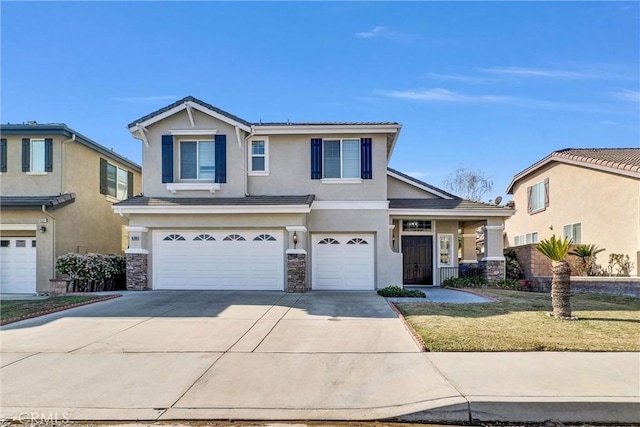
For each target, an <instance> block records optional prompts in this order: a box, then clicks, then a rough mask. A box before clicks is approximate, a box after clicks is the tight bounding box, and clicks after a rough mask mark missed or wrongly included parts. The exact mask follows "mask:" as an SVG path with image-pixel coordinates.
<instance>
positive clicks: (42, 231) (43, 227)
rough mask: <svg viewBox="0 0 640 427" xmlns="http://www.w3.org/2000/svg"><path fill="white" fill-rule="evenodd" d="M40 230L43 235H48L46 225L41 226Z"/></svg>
mask: <svg viewBox="0 0 640 427" xmlns="http://www.w3.org/2000/svg"><path fill="white" fill-rule="evenodd" d="M38 230H40V232H41V233H46V232H47V227H45V226H44V225H41V226H40V228H39V229H38Z"/></svg>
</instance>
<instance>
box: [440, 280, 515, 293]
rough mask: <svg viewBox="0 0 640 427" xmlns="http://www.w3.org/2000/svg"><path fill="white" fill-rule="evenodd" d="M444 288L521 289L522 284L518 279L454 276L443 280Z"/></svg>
mask: <svg viewBox="0 0 640 427" xmlns="http://www.w3.org/2000/svg"><path fill="white" fill-rule="evenodd" d="M441 287H443V288H487V287H489V288H501V289H514V290H516V291H519V290H521V286H520V284H519V283H518V282H517V281H516V280H511V279H506V280H496V281H493V282H490V281H488V280H487V279H485V278H484V277H452V278H450V279H447V280H445V281H444V282H442V285H441Z"/></svg>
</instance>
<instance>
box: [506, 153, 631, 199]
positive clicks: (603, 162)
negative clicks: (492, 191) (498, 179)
mask: <svg viewBox="0 0 640 427" xmlns="http://www.w3.org/2000/svg"><path fill="white" fill-rule="evenodd" d="M553 161H555V162H560V163H568V164H574V165H577V166H583V167H587V168H592V169H598V170H602V171H606V172H612V173H618V174H621V175H626V176H632V177H636V178H640V148H565V149H562V150H557V151H554V152H552V153H551V154H549V155H548V156H547V157H545V158H544V159H542V160H540V161H538V162H536V163H534V164H533V165H531V166H529V167H528V168H527V169H525V170H523V171H521V172H519V173H517V174H516V175H515V176H514V177H513V179H512V180H511V183H510V184H509V186H508V187H507V194H513V186H514V184H515V183H516V182H517V181H518V180H520V179H522V178H524V177H525V176H527V175H529V174H531V173H533V172H535V171H536V170H538V169H539V168H541V167H543V166H545V165H546V164H548V163H549V162H553Z"/></svg>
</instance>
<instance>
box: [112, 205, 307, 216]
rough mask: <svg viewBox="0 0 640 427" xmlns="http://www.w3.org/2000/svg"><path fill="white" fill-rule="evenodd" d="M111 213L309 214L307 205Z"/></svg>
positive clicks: (126, 209) (136, 208)
mask: <svg viewBox="0 0 640 427" xmlns="http://www.w3.org/2000/svg"><path fill="white" fill-rule="evenodd" d="M112 208H113V211H114V212H115V213H117V214H119V215H123V214H165V215H171V214H187V215H192V214H252V213H255V214H274V213H286V214H298V213H309V212H311V207H309V205H285V206H283V205H254V206H252V205H242V206H239V205H236V206H232V205H226V206H211V205H209V206H113V207H112Z"/></svg>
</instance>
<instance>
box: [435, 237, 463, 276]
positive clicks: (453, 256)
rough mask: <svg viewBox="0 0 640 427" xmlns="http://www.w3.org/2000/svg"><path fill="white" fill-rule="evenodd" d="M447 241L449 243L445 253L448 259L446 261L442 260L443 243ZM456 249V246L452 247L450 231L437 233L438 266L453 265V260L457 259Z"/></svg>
mask: <svg viewBox="0 0 640 427" xmlns="http://www.w3.org/2000/svg"><path fill="white" fill-rule="evenodd" d="M444 242H447V243H448V244H449V253H448V254H447V255H448V257H449V259H448V261H443V258H442V257H443V255H445V253H444V249H445V248H443V243H444ZM457 255H458V250H457V247H456V248H454V240H453V234H452V233H438V253H437V255H436V256H437V260H438V268H440V267H455V260H456V259H457Z"/></svg>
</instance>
